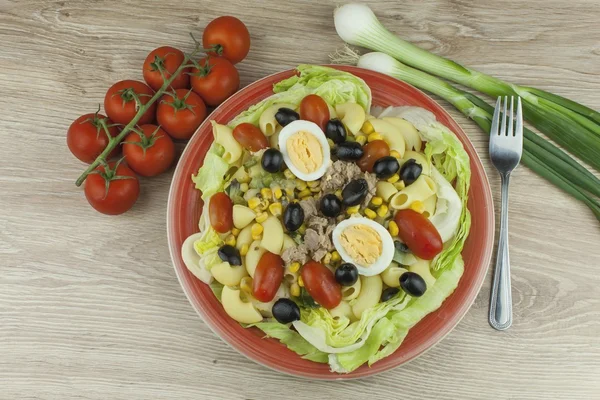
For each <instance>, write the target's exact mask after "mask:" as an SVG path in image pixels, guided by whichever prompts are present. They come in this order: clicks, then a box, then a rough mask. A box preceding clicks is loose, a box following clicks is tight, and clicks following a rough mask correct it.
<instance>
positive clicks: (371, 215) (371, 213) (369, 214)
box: [365, 208, 377, 219]
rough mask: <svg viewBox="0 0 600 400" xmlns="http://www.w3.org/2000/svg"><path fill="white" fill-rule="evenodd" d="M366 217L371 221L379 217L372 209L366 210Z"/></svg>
mask: <svg viewBox="0 0 600 400" xmlns="http://www.w3.org/2000/svg"><path fill="white" fill-rule="evenodd" d="M365 216H366V217H367V218H369V219H375V218H376V217H377V214H376V213H375V211H373V210H371V209H370V208H366V209H365Z"/></svg>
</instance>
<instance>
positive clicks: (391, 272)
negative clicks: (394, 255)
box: [381, 262, 408, 287]
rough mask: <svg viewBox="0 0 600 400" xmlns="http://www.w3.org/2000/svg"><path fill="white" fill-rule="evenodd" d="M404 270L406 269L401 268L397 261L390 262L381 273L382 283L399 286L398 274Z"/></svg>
mask: <svg viewBox="0 0 600 400" xmlns="http://www.w3.org/2000/svg"><path fill="white" fill-rule="evenodd" d="M406 271H408V270H407V269H406V268H402V267H401V266H400V265H398V263H395V262H392V263H391V264H390V266H389V267H387V268H386V269H385V270H384V271H383V272H382V273H381V279H382V280H383V283H385V284H386V285H388V286H389V287H399V286H400V276H401V275H402V274H403V273H405V272H406Z"/></svg>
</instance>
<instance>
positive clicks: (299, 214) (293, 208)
mask: <svg viewBox="0 0 600 400" xmlns="http://www.w3.org/2000/svg"><path fill="white" fill-rule="evenodd" d="M303 223H304V210H303V209H302V207H301V206H300V204H298V203H291V204H289V205H288V206H287V207H286V209H285V212H284V213H283V225H284V226H285V229H287V230H288V232H295V231H297V230H298V228H300V226H301V225H302V224H303Z"/></svg>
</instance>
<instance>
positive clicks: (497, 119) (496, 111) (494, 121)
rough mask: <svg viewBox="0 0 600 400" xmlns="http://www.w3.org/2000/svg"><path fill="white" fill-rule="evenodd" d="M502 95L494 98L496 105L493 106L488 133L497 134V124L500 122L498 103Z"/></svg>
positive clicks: (499, 103)
mask: <svg viewBox="0 0 600 400" xmlns="http://www.w3.org/2000/svg"><path fill="white" fill-rule="evenodd" d="M501 102H502V97H500V96H499V97H498V100H496V107H495V108H494V117H493V118H492V128H491V129H490V135H492V136H493V135H498V125H499V124H500V105H501Z"/></svg>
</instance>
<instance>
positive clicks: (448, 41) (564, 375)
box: [0, 0, 600, 400]
mask: <svg viewBox="0 0 600 400" xmlns="http://www.w3.org/2000/svg"><path fill="white" fill-rule="evenodd" d="M335 3H336V2H335V1H317V0H311V1H294V2H279V1H275V0H273V1H268V2H267V1H264V2H249V1H241V0H235V1H234V0H231V1H224V0H220V1H216V0H210V1H174V0H164V1H161V2H152V1H125V2H124V1H115V2H112V1H94V2H84V1H81V2H77V1H67V0H65V1H8V0H2V1H1V2H0V88H1V92H2V96H0V135H1V143H0V188H1V189H0V210H1V211H0V399H7V400H8V399H10V400H12V399H15V400H16V399H61V400H62V399H67V398H81V399H127V400H131V399H159V398H160V399H194V400H198V399H295V400H300V399H316V398H328V399H342V398H344V399H347V398H373V399H375V398H377V399H379V398H382V399H383V398H420V399H446V398H447V399H477V400H479V399H520V400H521V399H544V400H545V399H600V379H599V377H600V346H599V344H600V340H599V338H598V337H599V334H600V322H599V320H600V290H598V287H599V286H600V278H599V277H600V273H599V269H598V267H600V251H599V247H598V246H599V244H600V231H599V229H598V223H597V222H596V221H595V220H594V218H593V216H592V214H591V213H590V212H589V211H588V210H587V208H585V207H584V206H583V205H581V204H580V203H578V202H577V201H575V200H573V199H571V198H570V197H568V196H567V195H565V194H564V193H563V192H561V191H560V190H558V189H557V188H555V187H553V186H551V185H550V184H549V183H547V182H546V181H544V180H543V179H542V178H540V177H538V176H536V175H535V174H533V173H532V172H531V171H529V170H528V169H526V168H524V167H521V168H519V169H518V170H517V171H516V173H515V175H514V179H513V180H512V185H511V190H512V192H511V196H512V198H511V229H510V235H511V238H510V239H511V256H512V261H513V285H514V286H513V290H514V291H513V296H514V303H515V304H514V306H515V315H514V317H515V320H514V325H513V327H512V329H511V330H509V331H507V332H496V331H494V330H492V329H491V328H490V327H489V325H488V323H487V311H488V297H489V291H490V282H491V269H490V279H488V280H486V282H485V284H484V287H483V289H482V290H481V293H480V295H479V297H478V298H477V301H476V302H475V304H474V305H473V307H472V308H471V310H470V311H469V313H468V314H467V316H466V317H465V318H464V320H463V321H462V322H461V323H460V324H459V325H458V327H457V328H456V329H455V330H454V331H453V332H452V333H451V334H450V335H449V336H448V337H447V338H446V339H445V340H444V341H443V342H441V343H440V344H439V345H437V346H436V347H435V348H433V349H432V350H430V351H429V352H428V353H426V354H425V355H423V356H422V357H420V358H419V359H417V360H415V361H413V362H412V363H410V364H408V365H406V366H403V367H400V368H398V369H396V370H394V371H391V372H387V373H384V374H381V375H379V376H376V377H373V378H369V379H365V380H359V381H349V382H342V383H335V382H310V383H309V382H307V381H305V380H302V379H296V378H291V377H288V376H284V375H282V374H280V373H277V372H274V371H271V370H268V369H266V368H263V367H261V366H259V365H257V364H255V363H253V362H252V361H249V360H247V359H246V358H244V357H243V356H241V355H240V354H238V353H237V352H235V351H234V350H232V349H231V348H229V347H228V346H227V345H226V344H225V343H224V342H222V341H221V340H220V339H219V338H218V337H216V336H215V335H214V334H213V333H212V332H211V331H210V329H209V328H208V327H207V326H206V325H205V324H204V323H203V322H202V320H200V318H198V316H197V315H196V313H195V312H194V310H193V309H192V308H191V307H190V305H189V304H188V302H187V301H186V299H185V297H184V295H183V293H182V291H181V289H180V287H179V284H178V282H177V279H176V277H175V273H174V271H173V268H172V266H171V261H170V258H169V252H168V251H167V243H166V240H167V238H166V232H165V209H166V201H167V192H168V189H169V182H170V180H171V174H172V171H171V172H169V173H167V174H164V175H162V176H160V177H158V178H155V179H144V180H143V181H142V194H141V197H140V200H139V201H138V203H137V204H136V206H135V207H134V209H133V210H132V211H130V212H128V213H126V214H124V215H122V216H119V217H108V216H104V215H101V214H98V213H97V212H95V211H94V210H92V209H91V208H90V207H89V206H88V204H87V202H86V200H85V198H84V196H83V193H82V191H81V190H80V189H78V188H76V187H75V185H74V181H75V179H76V178H77V176H78V175H79V174H80V172H81V171H82V170H83V169H84V166H83V165H82V164H81V163H80V162H79V161H77V160H76V159H75V158H74V157H72V156H71V154H70V153H69V151H68V149H67V147H66V145H65V133H66V129H67V127H68V126H69V124H70V123H71V122H72V120H73V119H75V118H76V117H78V116H79V115H81V114H84V113H88V112H93V111H95V109H96V107H97V104H98V103H99V102H102V99H103V98H104V93H105V91H106V89H107V88H108V87H109V86H110V85H111V84H112V83H113V82H115V81H118V80H121V79H126V78H133V79H140V78H141V63H142V61H143V60H144V58H145V56H146V54H147V53H148V52H149V51H150V50H152V49H153V48H155V47H158V46H160V45H167V44H168V45H174V46H176V47H180V48H182V49H184V50H190V49H191V43H190V38H189V35H188V32H193V33H195V34H196V35H197V36H198V37H200V36H201V32H202V28H203V27H204V26H205V25H206V24H207V23H208V21H210V20H211V19H213V18H214V17H217V16H220V15H224V14H235V15H237V16H238V17H240V18H241V19H242V20H244V22H245V23H246V24H247V25H248V27H249V29H250V31H251V33H252V41H253V42H252V50H251V53H250V55H249V57H248V59H247V60H245V61H244V62H242V63H241V64H240V65H239V68H240V72H241V76H242V83H243V85H246V84H248V83H250V82H253V81H255V80H257V79H259V78H262V77H264V76H266V75H268V74H271V73H273V72H276V71H280V70H282V69H287V68H290V67H293V66H295V65H297V64H299V63H326V62H328V54H330V53H331V52H333V51H334V50H335V49H336V48H338V47H339V46H341V45H342V41H341V40H340V39H339V38H338V37H337V35H336V33H335V30H334V28H333V22H332V11H333V7H334V4H335ZM592 3H593V2H590V1H585V0H577V1H573V2H564V1H561V0H543V1H542V0H532V1H527V2H520V1H516V0H512V1H505V2H491V3H489V2H486V1H483V0H477V1H459V0H455V1H434V0H425V1H419V2H396V1H380V2H373V4H372V6H373V8H374V10H375V11H376V13H377V14H378V15H379V16H380V17H381V19H382V21H383V22H384V24H385V25H386V26H388V27H389V28H391V29H392V30H393V31H394V32H395V33H397V34H398V35H400V36H402V37H404V38H407V39H409V40H411V41H413V42H414V43H416V44H418V45H420V46H422V47H425V48H427V49H429V50H432V51H434V52H436V53H438V54H442V55H444V56H447V57H450V58H453V59H454V60H457V61H459V62H460V63H463V64H465V65H469V66H471V67H474V68H476V69H479V70H482V71H484V72H486V73H489V74H492V75H496V76H498V77H500V78H504V79H510V80H512V81H513V82H516V83H523V84H525V83H526V84H529V85H532V86H537V87H540V88H543V89H548V90H550V91H552V92H555V93H558V94H561V95H564V96H567V97H570V98H573V99H575V100H577V101H580V102H582V103H584V104H587V105H588V106H591V107H592V108H595V109H600V96H599V95H598V92H599V91H600V62H599V60H600V27H599V25H598V21H599V20H600V7H598V4H597V3H596V4H595V5H594V4H592ZM442 104H443V105H444V106H446V107H447V109H448V110H449V111H450V112H451V113H452V115H453V116H454V117H455V118H456V119H457V121H458V122H459V123H461V124H462V125H463V127H464V129H465V130H466V131H467V133H468V134H469V135H470V137H471V139H472V140H473V142H474V143H475V146H476V148H477V149H478V150H479V154H480V156H481V158H482V159H483V161H484V164H485V166H486V169H487V172H488V174H489V177H490V181H491V183H492V189H493V192H494V200H495V201H496V202H497V201H498V200H499V179H498V176H497V174H496V173H495V171H494V169H493V168H492V166H491V164H490V163H489V159H488V156H487V140H486V137H485V135H484V134H483V133H482V132H480V131H479V129H478V128H477V127H476V126H475V125H474V124H473V123H471V122H469V121H468V120H467V119H465V118H464V117H462V116H461V115H459V114H458V113H457V112H455V111H454V109H452V108H450V107H449V105H448V104H446V103H442Z"/></svg>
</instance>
